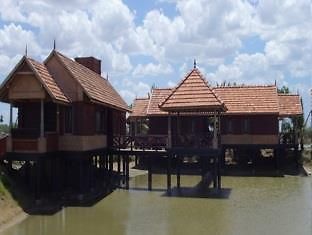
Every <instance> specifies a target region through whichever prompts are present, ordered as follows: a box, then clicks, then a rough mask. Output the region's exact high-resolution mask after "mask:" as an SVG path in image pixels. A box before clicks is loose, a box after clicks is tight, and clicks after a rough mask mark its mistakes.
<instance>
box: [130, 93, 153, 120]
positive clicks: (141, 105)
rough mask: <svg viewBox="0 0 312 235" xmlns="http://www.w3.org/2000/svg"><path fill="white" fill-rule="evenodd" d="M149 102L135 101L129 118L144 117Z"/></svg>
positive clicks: (147, 100)
mask: <svg viewBox="0 0 312 235" xmlns="http://www.w3.org/2000/svg"><path fill="white" fill-rule="evenodd" d="M149 101H150V100H149V98H141V99H139V98H137V99H135V100H134V102H133V105H132V109H131V111H132V112H131V113H130V115H129V117H133V118H135V117H145V116H146V110H147V106H148V103H149Z"/></svg>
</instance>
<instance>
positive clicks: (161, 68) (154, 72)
mask: <svg viewBox="0 0 312 235" xmlns="http://www.w3.org/2000/svg"><path fill="white" fill-rule="evenodd" d="M172 72H173V69H172V67H171V65H169V64H153V63H148V64H146V65H142V64H138V65H137V66H136V67H135V69H134V70H133V72H132V75H133V76H135V77H144V76H159V75H163V74H170V73H172Z"/></svg>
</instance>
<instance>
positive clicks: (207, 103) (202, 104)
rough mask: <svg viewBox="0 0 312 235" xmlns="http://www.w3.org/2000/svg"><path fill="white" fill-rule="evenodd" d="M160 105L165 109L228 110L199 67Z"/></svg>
mask: <svg viewBox="0 0 312 235" xmlns="http://www.w3.org/2000/svg"><path fill="white" fill-rule="evenodd" d="M159 106H160V109H162V110H164V111H192V110H198V111H209V110H214V109H218V110H223V111H224V110H226V108H225V105H224V103H223V102H222V101H221V100H220V99H219V98H218V97H217V95H216V94H215V93H214V91H213V90H212V89H211V88H210V87H209V85H208V84H207V82H206V80H205V79H204V77H203V76H202V75H201V73H200V72H199V70H198V69H197V68H194V69H193V70H192V71H191V72H190V73H189V74H188V75H187V76H186V77H185V78H184V79H183V80H182V81H181V82H180V84H179V85H178V86H177V87H176V88H175V89H173V90H172V92H171V93H170V95H169V96H168V97H167V98H166V99H165V100H164V101H163V102H161V103H160V104H159Z"/></svg>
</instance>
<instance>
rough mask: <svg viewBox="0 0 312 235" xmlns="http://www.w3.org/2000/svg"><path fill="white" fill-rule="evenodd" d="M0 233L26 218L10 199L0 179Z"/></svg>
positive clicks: (16, 204)
mask: <svg viewBox="0 0 312 235" xmlns="http://www.w3.org/2000/svg"><path fill="white" fill-rule="evenodd" d="M0 210H1V213H0V233H1V232H2V231H4V230H5V229H7V228H9V227H11V226H13V225H15V224H18V223H19V222H21V221H22V220H24V219H25V218H26V217H27V214H26V213H25V212H24V211H23V209H22V208H21V207H20V206H19V205H18V203H17V202H16V201H15V200H14V199H13V198H12V196H11V194H10V192H9V191H8V190H7V189H6V187H5V186H4V185H3V183H2V181H1V178H0Z"/></svg>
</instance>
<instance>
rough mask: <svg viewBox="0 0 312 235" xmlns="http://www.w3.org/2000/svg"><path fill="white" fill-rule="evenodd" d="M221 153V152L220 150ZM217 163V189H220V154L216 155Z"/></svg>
mask: <svg viewBox="0 0 312 235" xmlns="http://www.w3.org/2000/svg"><path fill="white" fill-rule="evenodd" d="M222 154H223V152H222ZM217 164H218V166H217V167H218V170H217V175H218V179H217V180H218V189H219V190H220V189H221V187H222V185H221V159H220V156H218V159H217Z"/></svg>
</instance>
